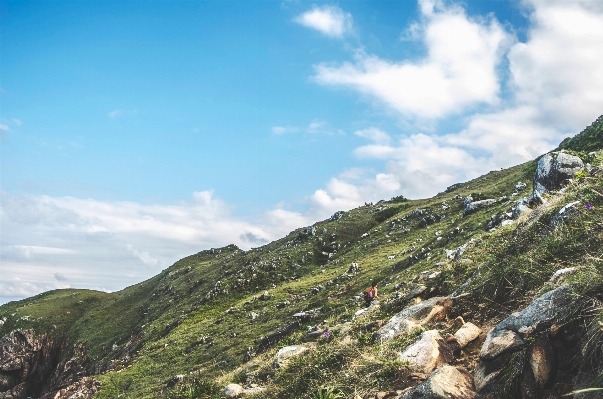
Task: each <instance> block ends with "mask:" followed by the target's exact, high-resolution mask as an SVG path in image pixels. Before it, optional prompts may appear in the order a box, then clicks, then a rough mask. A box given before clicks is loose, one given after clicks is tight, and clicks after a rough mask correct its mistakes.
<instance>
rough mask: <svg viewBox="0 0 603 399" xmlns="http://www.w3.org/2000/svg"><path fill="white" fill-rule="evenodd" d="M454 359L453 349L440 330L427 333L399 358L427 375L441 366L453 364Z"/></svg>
mask: <svg viewBox="0 0 603 399" xmlns="http://www.w3.org/2000/svg"><path fill="white" fill-rule="evenodd" d="M453 359H454V355H453V353H452V349H450V347H448V345H447V344H446V341H445V340H444V338H442V336H441V335H440V333H439V332H438V330H429V331H425V332H424V333H423V334H421V336H420V337H419V339H417V340H416V341H415V343H413V344H412V345H410V346H409V347H407V348H406V349H405V350H404V352H402V353H401V354H400V357H399V360H401V361H403V362H408V363H410V364H411V365H412V367H413V368H415V369H417V370H419V371H421V372H423V373H426V374H430V373H431V372H432V371H433V370H434V369H435V368H436V367H437V366H439V365H440V364H442V363H448V362H451V361H452V360H453Z"/></svg>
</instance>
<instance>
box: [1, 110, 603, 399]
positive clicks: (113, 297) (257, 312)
mask: <svg viewBox="0 0 603 399" xmlns="http://www.w3.org/2000/svg"><path fill="white" fill-rule="evenodd" d="M601 121H603V116H602V117H600V118H599V119H597V121H595V122H594V123H593V125H591V126H590V127H588V128H587V129H585V131H584V132H583V133H581V134H579V135H577V136H576V137H574V138H572V139H569V140H568V139H566V140H564V141H563V143H561V145H560V149H564V150H565V151H566V153H568V154H574V155H578V156H580V157H581V158H583V159H584V160H586V161H589V162H590V163H591V164H592V165H600V164H601V161H602V160H603V154H602V153H601V151H600V149H601V148H602V147H603V138H602V137H603V136H602V135H601V131H602V130H601V129H602V126H603V124H602V123H601ZM594 150H599V151H598V152H596V153H595V154H587V153H586V151H588V152H590V151H594ZM537 161H538V160H536V161H533V162H528V163H526V164H523V165H518V166H516V167H513V168H509V169H506V170H501V171H493V172H490V173H488V174H487V175H484V176H481V177H479V178H477V179H474V180H472V181H470V182H467V183H463V184H458V185H454V186H452V187H450V188H449V189H448V190H446V192H444V193H440V194H438V195H437V196H435V197H433V198H429V199H422V200H413V201H410V200H406V199H404V198H394V199H392V200H390V201H381V202H379V203H377V204H366V205H365V206H362V207H359V208H356V209H353V210H351V211H349V212H342V213H337V214H335V215H333V217H332V218H330V219H329V220H325V221H322V222H318V223H316V224H314V225H313V226H310V227H306V228H301V229H297V230H295V231H293V232H291V233H290V234H289V235H287V236H286V237H284V238H282V239H280V240H277V241H275V242H272V243H270V244H267V245H265V246H263V247H260V248H255V249H252V250H250V251H242V250H240V249H239V248H237V247H236V246H234V245H230V246H227V247H224V248H218V249H212V250H206V251H202V252H199V253H198V254H195V255H191V256H189V257H186V258H184V259H182V260H180V261H178V262H176V263H175V264H174V265H173V266H171V267H169V268H168V269H166V270H164V271H163V272H162V273H160V274H159V275H157V276H155V277H153V278H151V279H149V280H147V281H145V282H142V283H140V284H136V285H134V286H131V287H128V288H126V289H124V290H122V291H120V292H117V293H112V294H106V293H101V292H95V291H89V290H56V291H51V292H47V293H43V294H40V295H37V296H35V297H32V298H28V299H25V300H23V301H18V302H12V303H9V304H6V305H3V306H1V307H0V316H1V317H2V318H3V320H4V323H3V326H2V330H1V332H2V335H4V336H5V338H4V342H5V343H4V344H3V345H4V346H3V353H2V356H0V357H1V358H2V359H3V361H4V364H8V363H7V360H6V359H8V358H10V353H16V352H14V351H13V352H11V351H10V350H8V349H9V348H13V347H14V346H15V345H16V344H14V342H16V341H15V340H17V338H15V337H14V335H15V334H14V333H13V336H12V338H10V339H9V338H7V337H9V336H10V334H11V332H14V331H16V330H19V331H28V330H31V331H33V335H34V336H37V337H42V336H45V337H55V339H54V340H52V339H49V340H48V342H50V343H48V344H45V345H49V347H51V348H52V350H48V353H49V355H48V356H46V357H44V356H42V357H41V358H40V356H38V357H36V358H35V360H31V362H34V363H35V362H37V363H35V364H40V363H44V362H45V363H44V364H45V365H46V366H45V368H41V369H43V370H45V371H44V373H42V372H40V373H38V374H39V377H36V378H37V379H36V380H35V381H34V380H31V378H29V377H28V376H27V375H25V376H24V375H23V368H21V369H18V368H17V369H12V370H13V371H11V370H7V367H8V366H7V367H4V368H3V369H2V370H4V372H3V373H4V374H3V375H4V376H5V377H6V378H4V379H3V380H2V379H0V391H2V390H4V391H6V390H8V389H11V388H13V387H14V386H15V384H16V383H18V382H20V381H24V382H23V387H24V388H23V389H24V391H23V392H27V394H28V395H35V396H34V397H37V396H41V395H43V394H44V393H47V392H55V391H57V390H58V389H62V388H65V387H67V386H69V385H70V384H72V383H74V382H75V381H77V380H78V379H80V378H81V377H82V376H83V375H89V376H94V378H95V379H97V380H99V381H100V382H101V383H102V385H101V387H100V389H99V390H98V392H96V395H95V397H97V398H115V397H136V398H155V397H191V398H192V397H222V395H223V394H222V388H223V387H224V386H225V385H226V384H227V383H229V382H236V383H241V384H243V385H245V384H246V385H247V386H248V387H251V386H252V384H254V385H255V384H257V385H258V386H259V387H261V388H264V389H265V390H264V391H262V392H260V393H258V394H256V396H255V397H258V398H261V397H266V398H269V397H279V398H305V397H312V395H317V390H318V389H319V388H321V387H326V386H337V387H338V389H339V390H340V391H341V392H342V393H343V394H344V395H345V396H343V397H353V395H354V394H355V393H359V394H361V395H362V397H364V398H368V397H372V396H370V395H374V394H375V393H376V392H377V391H388V390H391V391H395V390H402V389H404V388H407V387H412V386H414V385H416V384H417V383H418V382H419V381H421V380H422V378H423V377H422V376H415V377H413V373H414V374H416V370H414V369H413V368H412V367H410V366H409V365H408V364H406V363H404V362H402V361H400V360H399V352H401V351H402V350H404V348H406V347H408V345H410V344H411V343H413V342H414V341H415V340H416V339H417V337H418V336H419V334H420V332H421V331H423V330H425V329H436V330H438V331H440V333H441V334H442V335H445V334H446V333H454V327H455V324H454V323H453V320H454V319H455V318H456V317H457V316H461V317H462V318H463V319H464V321H465V322H467V321H471V322H472V323H474V324H476V325H478V326H479V327H481V329H482V330H483V331H484V333H483V334H482V335H481V336H480V338H479V339H477V340H476V341H474V342H473V343H472V344H470V345H468V346H467V349H465V350H463V351H461V352H459V353H460V355H458V356H455V359H454V360H450V361H449V363H451V364H453V365H455V366H459V367H464V368H466V369H468V370H470V371H472V372H473V373H474V374H475V372H476V371H475V370H477V369H478V367H479V365H481V364H483V361H481V360H480V358H479V351H480V347H481V345H482V343H483V342H484V339H485V333H486V332H488V330H489V329H490V328H492V327H494V326H495V325H496V324H497V323H498V322H500V321H501V320H503V319H504V318H505V317H507V316H508V315H509V314H510V313H512V312H513V311H517V310H521V309H523V308H525V307H526V306H527V305H529V303H531V302H532V300H533V299H534V298H536V297H538V296H539V295H541V294H543V293H545V292H547V291H550V290H552V289H555V288H556V287H559V286H560V284H561V283H562V282H564V283H568V284H571V287H572V290H573V292H574V293H575V295H576V301H575V303H576V306H575V308H572V309H573V310H572V312H574V313H572V314H573V315H574V316H575V320H576V321H574V322H573V323H574V324H571V323H569V324H568V325H569V327H568V328H570V327H571V331H569V330H568V331H569V332H568V333H567V334H569V335H570V336H571V334H574V335H575V340H574V341H571V340H570V341H571V342H573V344H572V345H573V346H569V344H567V345H566V344H559V345H558V346H559V348H557V349H556V351H557V352H558V353H559V354H564V353H566V352H567V351H572V350H574V351H575V350H576V348H581V349H580V350H581V353H582V354H581V355H580V356H574V357H573V358H572V359H570V360H568V361H567V362H566V363H563V364H564V365H565V366H567V367H566V369H567V370H569V371H567V372H560V373H559V374H558V376H557V377H556V379H555V383H554V384H553V385H552V386H553V388H550V387H548V388H546V389H547V391H546V392H549V393H550V392H552V391H550V390H551V389H553V390H555V392H557V393H568V392H570V391H571V390H572V389H574V388H575V387H582V386H583V385H585V384H586V385H588V384H591V385H592V384H598V383H599V384H600V381H599V382H597V381H594V380H593V378H595V377H597V375H598V374H597V373H599V372H600V370H601V367H602V366H603V363H602V361H601V358H603V353H602V349H601V348H600V346H601V342H602V341H601V333H600V330H598V329H597V328H598V327H597V326H598V324H596V323H597V322H598V320H601V310H600V306H601V301H602V300H603V298H601V293H602V292H603V285H602V284H603V264H602V263H601V262H602V261H601V259H603V253H602V252H603V251H602V249H601V248H602V247H603V224H602V222H601V221H602V220H603V218H602V212H601V210H602V209H603V200H602V198H603V194H602V192H603V190H602V181H601V180H602V178H603V176H602V175H601V174H600V169H597V168H595V169H591V172H589V171H588V170H583V171H580V172H578V174H576V176H575V178H574V179H573V180H572V181H571V182H570V183H569V186H568V188H566V191H564V192H561V193H560V192H559V191H555V192H550V193H547V194H544V195H543V196H544V197H545V198H544V200H545V201H546V202H545V203H544V204H542V205H539V206H537V205H532V207H533V209H530V210H529V209H528V208H527V206H526V207H525V209H524V208H521V209H524V211H525V212H524V214H522V215H519V216H518V218H515V219H513V218H512V217H511V216H509V215H508V214H510V213H512V211H513V208H516V209H519V208H520V207H519V205H518V204H517V203H516V200H518V199H519V198H520V197H528V196H529V193H530V192H532V189H533V183H532V180H533V177H534V172H535V170H536V168H537ZM518 182H523V183H525V187H522V185H518ZM518 189H520V190H519V191H516V190H518ZM513 193H517V194H516V195H512V194H513ZM468 197H471V201H470V203H472V204H474V206H475V209H470V208H471V207H470V206H467V205H466V203H467V202H469V201H468V200H466V199H467V198H468ZM487 199H493V200H495V201H491V202H492V203H488V202H481V203H480V202H479V201H480V200H487ZM575 201H580V203H579V205H578V204H576V205H575V206H574V208H572V209H573V210H572V211H571V212H568V214H571V217H568V218H566V217H560V216H559V211H560V209H562V207H564V206H565V205H567V204H570V203H573V202H575ZM476 204H477V205H476ZM480 204H481V205H483V208H480ZM586 204H590V208H588V209H587V208H586ZM516 213H520V212H519V211H516ZM503 224H504V226H503ZM459 247H462V250H457V251H456V252H447V251H446V250H449V251H450V250H453V249H455V248H459ZM354 265H358V267H356V266H354ZM570 268H575V269H574V270H572V271H571V272H567V274H564V275H563V276H561V278H559V279H555V280H551V276H553V275H554V274H555V272H556V271H558V270H560V269H570ZM371 281H378V282H379V296H380V297H381V298H382V301H381V306H380V308H378V309H377V310H375V311H372V312H370V313H369V312H367V313H366V314H364V315H362V316H359V317H355V313H357V312H358V311H359V310H360V309H362V308H363V301H362V300H359V296H360V295H361V292H362V291H363V290H364V289H365V288H367V287H368V286H369V285H370V282H371ZM419 291H420V293H419V294H416V295H411V293H412V292H419ZM453 293H454V294H455V295H454V296H455V297H456V299H454V305H453V306H452V307H451V308H450V309H449V310H448V312H447V314H446V319H444V321H441V320H432V321H429V322H428V323H426V324H424V325H423V326H422V328H421V329H420V330H417V331H415V332H413V333H411V334H407V335H405V336H403V337H399V338H397V339H395V340H393V341H391V342H388V343H379V342H375V341H373V340H372V334H373V333H374V332H375V331H376V330H377V329H378V328H379V327H380V326H381V325H382V324H383V323H384V322H386V321H387V320H388V319H389V318H390V317H392V316H393V315H395V314H396V313H398V312H400V311H402V310H403V309H407V308H408V307H409V306H410V305H412V304H413V303H415V301H416V300H417V299H415V298H416V297H418V298H421V299H423V300H427V299H429V298H434V297H438V296H449V295H451V294H453ZM297 313H303V315H302V316H300V317H298V318H293V317H292V316H293V315H294V314H297ZM456 327H458V326H456ZM309 328H310V329H315V330H316V331H318V333H314V334H312V333H308V329H309ZM324 331H326V332H328V335H329V336H328V337H327V336H326V335H325V334H324ZM587 336H588V337H590V338H589V339H585V338H584V337H587ZM28 339H29V340H30V341H31V338H28ZM530 339H534V337H530ZM11 340H12V341H11ZM42 341H43V340H40V342H42ZM305 341H311V342H314V344H313V345H310V347H311V349H310V350H308V351H307V353H306V354H304V355H302V356H299V357H297V358H294V359H293V360H292V361H291V363H290V364H289V365H288V366H287V367H282V368H278V369H277V368H275V367H274V366H273V360H274V357H275V354H276V352H277V350H278V348H279V347H284V346H286V345H291V344H301V343H302V342H305ZM557 341H559V340H557ZM557 341H555V342H557ZM570 341H568V342H570ZM44 342H46V341H44ZM529 342H532V341H529ZM559 342H561V341H559ZM563 342H565V341H563ZM10 345H13V346H10ZM40 345H42V344H40ZM564 345H566V346H567V348H566V347H565V346H564ZM576 345H578V346H576ZM25 346H26V345H25ZM42 346H43V345H42ZM526 348H527V347H526ZM572 348H573V349H572ZM11 350H12V349H11ZM23 350H24V351H25V352H23V354H21V355H19V356H21V359H33V358H32V357H31V356H30V354H31V353H32V351H31V350H30V351H29V352H27V349H23ZM527 350H528V349H521V350H520V351H519V352H515V353H514V354H513V356H514V357H513V358H506V357H505V359H503V360H504V362H505V365H504V367H506V369H505V370H506V372H505V373H502V374H501V375H502V376H503V377H504V378H499V380H496V379H495V381H494V382H493V383H492V384H493V385H491V386H490V387H489V388H488V387H487V389H484V390H483V391H482V392H480V393H479V395H482V396H483V397H489V396H488V395H490V394H491V392H496V394H497V395H499V396H498V397H500V396H501V395H502V396H503V397H509V398H512V397H522V396H521V395H523V397H528V396H525V395H526V394H525V392H523V393H522V392H519V393H518V389H519V390H520V391H521V389H520V388H517V387H518V386H521V384H522V383H521V381H523V380H522V375H523V374H524V372H523V371H524V368H525V367H527V366H525V364H524V363H525V361H524V360H521V361H519V360H518V359H519V357H521V356H524V357H525V356H528V355H527V352H526V351H527ZM524 352H525V353H524ZM25 353H26V354H27V355H26V354H25ZM568 353H569V352H568ZM50 354H52V356H51V355H50ZM7 356H8V357H7ZM15 356H16V355H15ZM27 356H29V357H27ZM27 361H30V360H27ZM501 361H502V360H501ZM24 362H25V360H22V363H24ZM32 364H33V363H32ZM501 367H502V366H501ZM585 370H589V371H590V372H591V374H593V375H591V377H588V378H590V380H588V381H587V380H584V379H585V378H587V376H588V375H590V374H588V373H587V372H586V371H585ZM17 371H18V372H19V373H21V374H20V376H17V374H18V373H17ZM11 373H12V374H11ZM25 374H27V373H25ZM176 376H181V377H176ZM19 378H21V380H19ZM28 378H29V379H28ZM32 378H33V377H32ZM581 379H582V380H581ZM593 381H594V382H593ZM11 384H12V385H11ZM488 389H490V391H488ZM518 395H520V396H518ZM535 397H538V396H535Z"/></svg>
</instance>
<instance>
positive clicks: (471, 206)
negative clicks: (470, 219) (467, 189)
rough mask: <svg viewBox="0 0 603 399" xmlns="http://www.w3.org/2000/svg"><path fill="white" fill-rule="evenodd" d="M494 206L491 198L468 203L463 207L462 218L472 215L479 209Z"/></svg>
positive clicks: (493, 200)
mask: <svg viewBox="0 0 603 399" xmlns="http://www.w3.org/2000/svg"><path fill="white" fill-rule="evenodd" d="M467 198H470V197H467ZM494 204H496V200H495V199H492V198H490V199H485V200H481V201H471V202H468V203H467V204H465V205H464V206H463V216H467V215H470V214H472V213H475V212H477V211H479V210H480V209H484V208H487V207H489V206H491V205H494Z"/></svg>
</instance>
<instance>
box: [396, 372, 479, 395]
mask: <svg viewBox="0 0 603 399" xmlns="http://www.w3.org/2000/svg"><path fill="white" fill-rule="evenodd" d="M475 396H476V392H475V388H474V386H473V378H472V377H471V374H469V373H468V372H466V371H465V370H461V369H457V368H456V367H453V366H448V365H444V366H442V367H440V368H438V369H437V370H436V371H434V372H433V374H432V375H431V376H430V377H429V378H428V379H427V380H425V381H424V382H422V383H421V384H419V385H417V386H416V387H415V388H414V389H413V390H412V391H411V392H410V393H409V394H407V395H406V396H404V397H403V399H473V398H475Z"/></svg>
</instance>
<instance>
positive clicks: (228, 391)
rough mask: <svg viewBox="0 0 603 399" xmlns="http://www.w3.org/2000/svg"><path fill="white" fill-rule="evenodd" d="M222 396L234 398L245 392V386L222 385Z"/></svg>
mask: <svg viewBox="0 0 603 399" xmlns="http://www.w3.org/2000/svg"><path fill="white" fill-rule="evenodd" d="M223 392H224V396H226V397H227V398H236V397H237V396H240V395H242V394H243V392H245V388H243V387H242V386H241V385H239V384H228V385H226V386H225V387H224V391H223Z"/></svg>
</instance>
